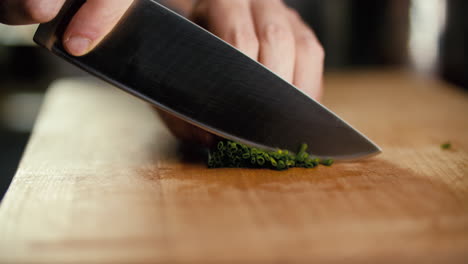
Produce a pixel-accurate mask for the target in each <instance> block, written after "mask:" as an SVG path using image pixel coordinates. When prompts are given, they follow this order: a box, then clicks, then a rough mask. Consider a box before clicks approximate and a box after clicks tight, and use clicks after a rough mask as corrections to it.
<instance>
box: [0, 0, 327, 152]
mask: <svg viewBox="0 0 468 264" xmlns="http://www.w3.org/2000/svg"><path fill="white" fill-rule="evenodd" d="M170 1H172V2H173V3H172V4H173V6H175V7H179V8H180V9H182V10H184V11H185V12H186V13H187V16H188V17H189V18H190V19H192V20H193V21H194V22H196V23H198V24H199V25H201V26H203V27H204V28H206V29H207V30H209V31H211V32H212V33H213V34H215V35H217V36H219V37H220V38H222V39H223V40H225V41H226V42H228V43H230V44H231V45H233V46H234V47H236V48H238V49H239V50H240V51H242V52H243V53H245V54H246V55H247V56H249V57H250V58H252V59H254V60H256V61H258V62H260V63H261V64H263V65H264V66H266V67H267V68H269V69H270V70H272V71H273V72H275V73H276V74H278V75H279V76H281V77H282V78H283V79H285V80H286V81H288V82H290V83H292V84H294V85H295V86H296V87H297V88H299V89H301V90H302V91H304V92H305V93H306V94H308V95H309V96H311V97H312V98H314V99H316V100H320V97H321V95H322V74H323V60H324V50H323V48H322V46H321V45H320V43H319V41H318V40H317V38H316V36H315V34H314V32H313V31H312V30H311V29H310V28H309V27H308V26H307V25H306V24H305V23H304V22H303V20H302V18H301V17H300V16H299V14H298V13H297V12H296V11H295V10H293V9H291V8H289V7H287V6H286V5H285V4H284V3H283V1H282V0H198V1H197V0H195V1H193V0H170ZM64 2H65V0H0V22H1V23H5V24H10V25H23V24H33V23H44V22H48V21H50V20H52V19H53V18H54V17H55V16H56V15H57V14H58V12H59V10H60V8H61V7H62V5H63V4H64ZM132 2H133V0H88V1H86V3H85V4H84V5H83V6H82V7H81V9H80V10H79V11H78V12H77V13H76V14H75V16H74V17H73V19H72V20H71V22H70V24H69V25H68V27H67V29H66V31H65V33H64V38H63V40H62V41H63V44H64V47H65V49H66V50H67V51H68V52H69V53H70V54H71V55H74V56H82V55H85V54H86V53H88V52H90V51H91V50H92V49H93V48H94V47H96V46H97V45H98V44H99V42H100V41H101V40H102V39H103V38H104V37H105V36H106V35H107V34H108V33H109V32H110V31H111V30H112V28H113V27H114V26H115V25H116V24H117V22H118V21H119V19H120V18H121V17H122V16H123V14H124V13H125V11H126V10H127V9H128V8H129V7H130V5H131V4H132ZM158 113H159V114H160V116H161V118H162V120H163V121H164V122H165V124H166V125H167V126H168V128H169V129H170V130H171V132H172V133H173V134H174V135H175V136H177V137H178V138H180V139H181V140H184V141H192V142H197V143H200V144H203V145H207V146H209V145H210V144H212V143H213V142H214V141H215V138H216V137H215V136H214V135H211V134H209V133H207V132H205V131H203V130H201V129H200V128H198V127H195V126H193V125H191V124H189V123H186V122H185V121H182V120H180V119H178V118H175V117H173V116H172V115H169V114H167V113H165V112H162V111H158Z"/></svg>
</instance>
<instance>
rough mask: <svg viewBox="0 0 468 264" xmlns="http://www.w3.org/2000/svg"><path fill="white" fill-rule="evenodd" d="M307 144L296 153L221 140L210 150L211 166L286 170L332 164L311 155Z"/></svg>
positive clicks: (209, 162)
mask: <svg viewBox="0 0 468 264" xmlns="http://www.w3.org/2000/svg"><path fill="white" fill-rule="evenodd" d="M307 147H308V146H307V144H301V146H300V148H299V151H298V152H297V154H296V155H295V154H294V153H290V152H289V151H287V150H277V151H263V150H261V149H258V148H252V147H248V146H246V145H244V144H240V143H236V142H233V141H229V140H221V141H219V142H218V144H217V145H216V147H215V148H214V149H211V150H210V151H209V155H208V167H209V168H269V169H273V170H286V169H288V168H294V167H301V168H314V167H316V166H318V165H319V164H321V165H324V166H331V165H332V164H333V160H330V159H327V160H320V159H318V158H315V157H311V156H310V155H309V154H308V153H307V152H306V151H307Z"/></svg>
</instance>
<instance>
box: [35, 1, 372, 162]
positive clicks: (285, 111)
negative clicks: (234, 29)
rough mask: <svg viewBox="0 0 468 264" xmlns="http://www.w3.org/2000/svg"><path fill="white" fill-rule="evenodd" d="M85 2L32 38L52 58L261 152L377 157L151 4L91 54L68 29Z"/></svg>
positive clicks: (264, 75)
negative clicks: (74, 51) (72, 46)
mask: <svg viewBox="0 0 468 264" xmlns="http://www.w3.org/2000/svg"><path fill="white" fill-rule="evenodd" d="M84 2H85V1H83V0H79V1H70V0H69V1H67V2H66V3H65V5H64V7H63V8H62V10H61V12H60V13H59V15H58V16H57V17H56V18H55V19H54V20H53V21H51V22H49V23H46V24H42V25H40V26H39V28H38V30H37V32H36V35H35V37H34V40H35V41H36V42H37V43H38V44H39V45H41V46H43V47H45V48H47V49H48V50H50V51H51V52H52V53H54V54H56V55H58V56H59V57H62V58H63V59H65V60H67V61H69V62H71V63H73V64H75V65H77V66H78V67H80V68H82V69H84V70H86V71H88V72H89V73H91V74H93V75H95V76H97V77H99V78H101V79H103V80H105V81H107V82H109V83H111V84H113V85H115V86H117V87H119V88H121V89H123V90H125V91H127V92H129V93H130V94H133V95H135V96H137V97H139V98H141V99H143V100H145V101H147V102H149V103H151V104H153V105H154V106H156V107H158V108H160V109H161V110H164V111H166V112H168V113H171V114H172V115H175V116H177V117H179V118H182V119H183V120H185V121H187V122H190V123H192V124H194V125H196V126H198V127H200V128H202V129H205V130H207V131H209V132H211V133H214V134H216V135H219V136H222V137H225V138H228V139H231V140H235V141H238V142H241V143H245V144H248V145H252V146H257V147H261V148H264V149H275V148H281V149H289V150H296V148H297V147H298V146H299V145H300V144H301V143H307V144H308V145H309V147H310V152H311V154H314V155H316V156H318V157H322V158H333V159H355V158H360V157H365V156H369V155H372V154H376V153H379V152H380V149H379V148H378V147H377V146H376V145H375V144H373V143H372V142H371V141H370V140H368V139H367V138H366V137H365V136H363V135H362V134H360V133H359V132H358V131H356V130H355V129H353V128H352V127H351V126H349V125H348V124H346V123H345V122H344V121H343V120H341V119H340V118H339V117H338V116H336V115H335V114H333V113H332V112H330V111H329V110H327V109H326V108H325V107H323V106H322V105H320V104H319V103H317V102H316V101H314V100H313V99H311V98H310V97H308V96H307V95H305V94H304V93H302V92H301V91H300V90H298V89H297V88H295V87H294V86H292V85H291V84H289V83H288V82H286V81H284V80H283V79H281V78H280V77H278V76H277V75H275V74H274V73H272V72H271V71H269V70H268V69H266V68H265V67H263V66H262V65H260V64H259V63H257V62H255V61H254V60H252V59H250V58H249V57H247V56H246V55H244V54H243V53H241V52H240V51H238V50H236V49H235V48H233V47H232V46H230V45H229V44H227V43H226V42H224V41H222V40H221V39H219V38H217V37H216V36H214V35H212V34H211V33H209V32H207V31H205V30H204V29H202V28H200V27H198V26H197V25H195V24H193V23H192V22H190V21H188V20H186V19H185V18H183V17H181V16H179V15H177V14H176V13H174V12H172V11H170V10H169V9H167V8H165V7H163V6H161V5H160V4H158V3H156V2H154V1H152V0H135V1H134V3H133V4H132V6H131V7H130V9H129V10H128V11H127V13H126V14H125V15H124V16H123V18H122V19H121V20H120V22H119V23H118V24H117V26H116V27H115V28H114V29H113V31H112V32H111V33H110V34H109V35H108V36H107V37H106V38H105V39H104V40H103V41H102V42H101V43H100V44H99V45H98V46H97V47H96V48H95V49H94V50H93V51H92V52H91V53H89V54H87V55H85V56H82V57H73V56H71V55H69V54H67V53H66V51H65V50H64V48H63V46H62V42H61V40H62V35H63V32H64V30H65V28H66V26H67V24H68V23H69V21H70V20H71V18H72V17H73V15H74V14H75V13H76V11H77V10H78V9H79V8H80V6H81V5H82V4H83V3H84Z"/></svg>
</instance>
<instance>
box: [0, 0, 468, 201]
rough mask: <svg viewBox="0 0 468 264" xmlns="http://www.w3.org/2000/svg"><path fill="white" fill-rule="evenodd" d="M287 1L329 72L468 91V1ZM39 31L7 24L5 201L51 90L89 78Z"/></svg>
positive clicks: (1, 54)
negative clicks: (421, 80)
mask: <svg viewBox="0 0 468 264" xmlns="http://www.w3.org/2000/svg"><path fill="white" fill-rule="evenodd" d="M233 1H235V0H233ZM286 2H287V3H288V4H289V5H291V6H292V7H294V8H296V9H298V10H299V12H300V13H301V14H302V16H303V17H304V19H305V20H306V21H307V22H308V23H309V24H310V25H311V26H312V27H313V28H314V30H315V32H316V34H317V36H318V38H319V39H320V41H321V43H322V45H323V46H324V48H325V51H326V62H325V63H326V70H327V71H349V70H355V69H359V68H365V69H369V68H372V69H375V68H404V69H407V70H411V71H415V72H417V73H420V74H424V75H430V76H433V77H436V78H440V79H444V80H446V81H448V82H451V83H453V84H454V85H456V86H458V87H460V89H463V87H464V88H465V89H466V88H468V51H467V47H468V39H467V38H468V19H467V18H466V16H467V14H468V1H466V0H379V1H376V0H288V1H286ZM34 30H35V26H21V27H11V26H5V25H1V24H0V149H1V151H0V199H1V198H2V197H3V194H4V192H5V191H6V189H7V188H8V185H9V183H10V181H11V179H12V177H13V175H14V173H15V171H16V168H17V166H18V162H19V160H20V158H21V155H22V152H23V150H24V148H25V145H26V143H27V141H28V138H29V136H30V133H31V129H32V128H33V125H34V121H35V118H36V116H37V113H38V111H39V109H40V106H41V103H42V100H43V97H44V93H45V91H46V89H47V87H48V86H49V85H50V83H51V82H53V81H54V80H56V79H58V78H64V77H71V76H78V75H84V73H83V72H81V71H80V70H78V69H76V68H75V67H73V66H71V65H68V64H67V63H65V62H63V61H61V60H59V59H57V58H56V57H54V56H52V55H51V54H49V53H48V52H46V51H44V50H43V49H41V48H39V47H36V46H35V45H34V44H33V43H32V41H31V39H32V35H33V34H34ZM376 88H378V87H376ZM464 114H466V113H464Z"/></svg>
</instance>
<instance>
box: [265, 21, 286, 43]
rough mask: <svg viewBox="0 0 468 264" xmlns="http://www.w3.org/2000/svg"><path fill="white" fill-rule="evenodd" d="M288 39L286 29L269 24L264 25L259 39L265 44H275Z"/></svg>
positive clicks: (275, 24)
mask: <svg viewBox="0 0 468 264" xmlns="http://www.w3.org/2000/svg"><path fill="white" fill-rule="evenodd" d="M289 37H290V34H289V31H288V30H287V28H286V27H284V26H282V25H279V24H277V23H269V24H267V25H265V26H264V27H263V29H262V31H261V34H260V38H261V39H262V41H266V42H276V41H282V40H286V39H288V38H289Z"/></svg>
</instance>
